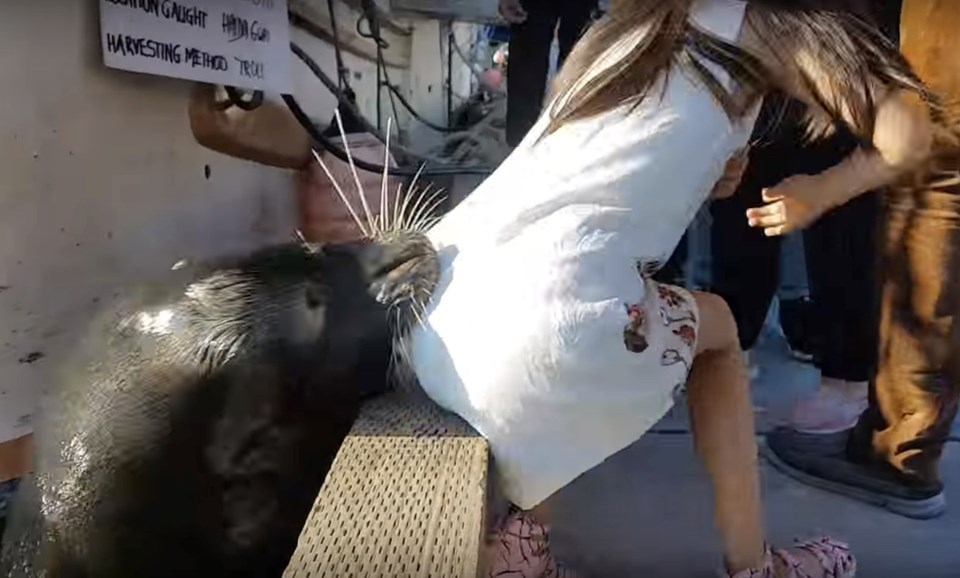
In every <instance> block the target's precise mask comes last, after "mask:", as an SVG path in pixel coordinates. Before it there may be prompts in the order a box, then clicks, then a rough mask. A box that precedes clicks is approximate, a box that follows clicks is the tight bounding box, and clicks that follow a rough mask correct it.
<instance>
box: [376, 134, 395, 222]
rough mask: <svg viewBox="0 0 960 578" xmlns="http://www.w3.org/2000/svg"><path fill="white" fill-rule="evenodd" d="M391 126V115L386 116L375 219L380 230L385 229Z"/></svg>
mask: <svg viewBox="0 0 960 578" xmlns="http://www.w3.org/2000/svg"><path fill="white" fill-rule="evenodd" d="M392 126H393V117H387V139H386V143H385V144H386V146H385V147H384V148H383V176H382V177H381V178H380V214H379V215H377V221H379V223H380V232H381V233H383V232H384V231H386V230H387V226H388V224H387V175H388V173H389V171H388V168H389V166H390V132H391V128H392Z"/></svg>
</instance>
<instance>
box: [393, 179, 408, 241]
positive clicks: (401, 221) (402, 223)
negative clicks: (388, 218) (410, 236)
mask: <svg viewBox="0 0 960 578" xmlns="http://www.w3.org/2000/svg"><path fill="white" fill-rule="evenodd" d="M411 200H413V193H412V192H411V191H410V189H409V187H408V188H407V192H406V193H405V194H404V195H403V203H402V204H401V205H400V214H399V215H397V220H396V222H395V223H394V224H393V226H394V230H397V231H402V230H406V220H407V217H406V215H407V212H408V210H409V209H408V207H409V206H410V201H411Z"/></svg>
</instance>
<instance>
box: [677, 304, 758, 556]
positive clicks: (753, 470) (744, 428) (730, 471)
mask: <svg viewBox="0 0 960 578" xmlns="http://www.w3.org/2000/svg"><path fill="white" fill-rule="evenodd" d="M694 298H695V299H696V301H697V306H698V308H699V309H700V337H699V342H698V344H697V355H696V358H695V359H694V362H693V367H692V369H691V371H690V377H689V379H688V380H687V399H688V403H689V405H690V420H691V425H692V428H693V436H694V444H695V446H696V449H697V451H698V453H699V454H700V456H701V458H702V459H703V461H704V464H705V466H706V468H707V471H708V472H709V474H710V477H711V478H712V479H713V484H714V491H715V494H716V496H715V499H716V517H717V524H718V526H719V529H720V534H721V537H722V539H723V545H724V551H725V552H726V557H727V565H728V569H729V571H730V572H731V573H733V574H735V573H737V572H740V571H742V570H746V569H749V568H760V567H761V566H762V565H763V560H764V549H765V542H764V536H765V532H764V528H763V512H762V509H761V505H760V479H759V470H758V466H757V442H756V438H755V437H754V436H755V427H754V418H753V405H752V403H751V401H750V386H749V382H748V380H747V375H746V369H745V368H744V365H743V357H742V355H741V352H740V343H739V340H738V339H737V326H736V323H734V320H733V316H732V315H731V314H730V311H729V309H728V308H727V305H726V303H725V302H724V301H723V300H722V299H721V298H720V297H717V296H715V295H710V294H707V293H697V294H695V295H694Z"/></svg>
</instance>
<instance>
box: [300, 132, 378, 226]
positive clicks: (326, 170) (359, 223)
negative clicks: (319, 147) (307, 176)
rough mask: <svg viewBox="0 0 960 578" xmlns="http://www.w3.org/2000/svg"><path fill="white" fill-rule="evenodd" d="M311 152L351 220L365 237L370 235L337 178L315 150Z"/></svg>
mask: <svg viewBox="0 0 960 578" xmlns="http://www.w3.org/2000/svg"><path fill="white" fill-rule="evenodd" d="M310 152H312V153H313V158H315V159H316V160H317V163H319V164H320V168H321V169H323V172H324V173H325V174H326V175H327V178H328V179H330V182H331V183H333V188H334V190H335V191H336V192H337V195H339V197H340V202H342V203H343V204H344V206H345V207H347V210H348V211H350V216H351V217H352V218H353V222H354V223H356V224H357V227H359V228H360V232H361V233H363V235H364V236H365V237H369V236H370V232H369V231H367V228H366V227H364V225H363V221H361V220H360V217H359V216H357V212H356V211H354V210H353V205H352V204H350V201H349V200H348V199H347V195H346V194H345V193H344V192H343V189H342V188H340V183H338V182H337V179H335V178H334V177H333V173H332V172H330V168H329V167H328V166H327V164H326V163H325V162H323V159H322V158H321V157H320V155H319V154H318V153H317V151H315V150H312V151H310Z"/></svg>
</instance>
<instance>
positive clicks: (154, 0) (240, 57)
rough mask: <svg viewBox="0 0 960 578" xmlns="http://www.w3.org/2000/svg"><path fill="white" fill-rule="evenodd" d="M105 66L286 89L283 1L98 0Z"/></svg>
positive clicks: (287, 51) (287, 52)
mask: <svg viewBox="0 0 960 578" xmlns="http://www.w3.org/2000/svg"><path fill="white" fill-rule="evenodd" d="M100 36H101V41H102V44H103V62H104V64H106V65H107V66H109V67H111V68H118V69H121V70H132V71H134V72H143V73H147V74H157V75H160V76H172V77H174V78H186V79H189V80H198V81H202V82H210V83H215V84H226V85H230V86H236V87H240V88H258V89H261V90H271V91H276V92H289V91H290V24H289V20H288V17H287V0H100Z"/></svg>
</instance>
